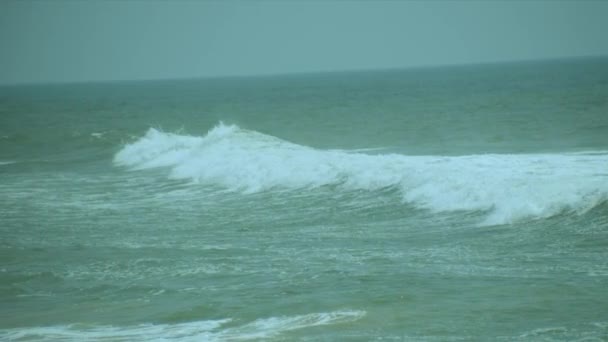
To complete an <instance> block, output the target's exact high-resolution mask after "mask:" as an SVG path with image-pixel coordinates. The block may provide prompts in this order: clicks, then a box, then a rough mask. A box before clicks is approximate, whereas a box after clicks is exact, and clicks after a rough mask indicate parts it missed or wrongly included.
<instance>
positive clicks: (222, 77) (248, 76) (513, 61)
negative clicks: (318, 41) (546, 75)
mask: <svg viewBox="0 0 608 342" xmlns="http://www.w3.org/2000/svg"><path fill="white" fill-rule="evenodd" d="M603 58H608V54H598V55H574V56H561V57H547V58H522V59H511V60H495V61H483V62H466V63H446V64H423V65H410V66H395V67H377V68H365V67H364V68H353V69H333V70H314V71H293V72H267V73H257V74H240V75H213V76H184V77H182V76H177V77H158V78H139V79H120V78H117V79H97V80H96V79H92V80H73V81H69V80H68V81H18V82H8V83H5V82H0V87H13V86H14V87H19V86H54V85H56V86H62V85H85V84H109V83H138V82H159V81H195V80H201V81H202V80H226V79H244V78H245V79H253V78H275V77H290V76H305V75H319V74H340V73H365V72H388V71H408V70H421V69H423V70H425V69H426V70H428V69H441V68H458V67H467V66H483V65H497V64H519V63H534V62H551V61H554V62H557V61H565V60H578V59H603Z"/></svg>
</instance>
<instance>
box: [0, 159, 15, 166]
mask: <svg viewBox="0 0 608 342" xmlns="http://www.w3.org/2000/svg"><path fill="white" fill-rule="evenodd" d="M15 163H16V162H15V161H12V160H0V165H10V164H15Z"/></svg>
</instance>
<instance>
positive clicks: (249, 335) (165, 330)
mask: <svg viewBox="0 0 608 342" xmlns="http://www.w3.org/2000/svg"><path fill="white" fill-rule="evenodd" d="M363 316H365V312H364V311H335V312H329V313H313V314H307V315H299V316H283V317H271V318H264V319H258V320H255V321H253V322H250V323H246V324H242V325H231V324H232V322H231V321H232V320H231V319H223V320H212V321H197V322H188V323H178V324H143V325H137V326H126V327H114V326H83V325H77V324H76V325H69V326H52V327H31V328H16V329H5V330H0V338H6V339H8V340H28V341H29V340H36V341H167V340H172V341H182V342H183V341H197V342H198V341H245V340H253V339H255V340H257V339H266V338H271V337H275V336H279V335H281V334H282V333H285V332H288V331H292V330H297V329H304V328H308V327H314V326H320V325H330V324H340V323H347V322H353V321H356V320H359V319H360V318H362V317H363ZM229 323H230V324H229ZM228 325H229V326H228Z"/></svg>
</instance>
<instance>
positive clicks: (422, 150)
mask: <svg viewBox="0 0 608 342" xmlns="http://www.w3.org/2000/svg"><path fill="white" fill-rule="evenodd" d="M607 99H608V61H607V60H606V59H583V60H572V61H551V62H535V63H520V64H510V65H484V66H469V67H453V68H438V69H419V70H405V71H386V72H363V73H337V74H318V75H300V76H282V77H274V78H243V79H239V78H233V79H213V80H190V81H162V82H123V83H105V84H74V85H47V86H21V87H4V88H0V234H1V235H0V237H1V238H0V314H1V316H2V319H0V339H4V340H28V341H29V340H35V341H37V340H48V341H57V340H66V341H72V340H73V341H82V340H94V341H96V340H112V341H132V340H176V341H201V340H209V341H231V340H256V339H258V340H279V341H282V340H290V341H291V340H304V341H305V340H310V341H318V340H328V341H329V340H331V341H334V340H423V341H427V340H428V341H434V340H437V341H446V340H504V341H518V340H522V341H527V340H531V341H543V340H546V341H556V340H557V341H572V340H603V339H608V318H607V317H608V290H607V289H608V100H607Z"/></svg>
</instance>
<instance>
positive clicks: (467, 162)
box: [114, 124, 608, 224]
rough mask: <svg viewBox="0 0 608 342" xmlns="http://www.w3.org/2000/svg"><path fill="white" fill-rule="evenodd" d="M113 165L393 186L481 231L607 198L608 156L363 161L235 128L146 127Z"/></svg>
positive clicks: (191, 174) (297, 183)
mask: <svg viewBox="0 0 608 342" xmlns="http://www.w3.org/2000/svg"><path fill="white" fill-rule="evenodd" d="M114 162H115V164H116V165H120V166H126V167H129V168H130V169H133V170H142V169H149V168H158V167H166V168H168V170H169V173H168V177H170V178H173V179H191V180H193V181H195V182H200V183H204V184H213V185H220V186H223V187H225V188H227V189H230V190H233V191H240V192H243V193H253V192H259V191H265V190H271V189H310V188H316V187H322V186H326V185H335V186H339V187H340V188H342V189H344V190H369V191H373V190H379V189H383V188H387V187H395V188H398V189H399V190H400V191H401V192H402V194H403V200H404V201H405V202H408V203H410V204H412V205H415V206H417V207H419V208H424V209H429V210H431V211H437V212H440V211H455V210H482V211H487V213H488V214H487V217H486V221H485V222H484V223H485V224H501V223H510V222H513V221H517V220H521V219H529V218H543V217H549V216H552V215H556V214H558V213H560V212H562V211H563V210H572V211H575V212H579V213H580V212H585V211H587V210H589V209H590V208H593V207H594V206H596V205H598V204H599V203H601V202H603V201H606V200H607V199H608V152H602V151H594V152H593V153H572V154H567V153H566V154H484V155H469V156H455V157H454V156H452V157H445V156H407V155H399V154H376V155H369V154H364V153H358V152H346V151H337V150H329V151H325V150H318V149H313V148H310V147H306V146H301V145H297V144H293V143H290V142H287V141H284V140H281V139H278V138H275V137H272V136H268V135H264V134H261V133H258V132H255V131H249V130H244V129H241V128H239V127H237V126H234V125H223V124H220V125H218V126H216V127H215V128H213V129H212V130H210V131H209V132H208V133H207V134H206V135H205V136H203V137H193V136H185V135H178V134H172V133H165V132H161V131H158V130H156V129H150V130H149V131H148V132H147V133H146V134H145V135H144V136H143V137H142V138H140V139H139V140H137V141H135V142H133V143H131V144H127V145H126V146H124V148H123V149H122V150H121V151H119V152H118V153H117V154H116V155H115V157H114Z"/></svg>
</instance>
